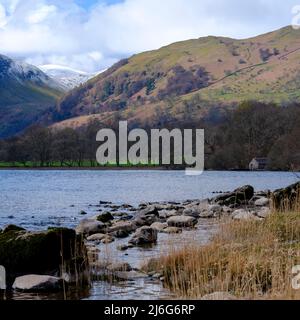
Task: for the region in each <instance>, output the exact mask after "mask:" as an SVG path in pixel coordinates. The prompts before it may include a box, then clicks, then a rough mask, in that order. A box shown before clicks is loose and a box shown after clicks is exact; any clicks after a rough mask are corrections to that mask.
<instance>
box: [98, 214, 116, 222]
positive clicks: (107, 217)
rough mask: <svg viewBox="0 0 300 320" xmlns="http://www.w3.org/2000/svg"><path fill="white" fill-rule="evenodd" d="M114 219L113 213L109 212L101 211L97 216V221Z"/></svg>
mask: <svg viewBox="0 0 300 320" xmlns="http://www.w3.org/2000/svg"><path fill="white" fill-rule="evenodd" d="M112 220H114V217H113V215H112V214H111V213H110V212H103V213H101V214H100V215H99V216H98V217H97V221H100V222H103V223H107V222H109V221H112Z"/></svg>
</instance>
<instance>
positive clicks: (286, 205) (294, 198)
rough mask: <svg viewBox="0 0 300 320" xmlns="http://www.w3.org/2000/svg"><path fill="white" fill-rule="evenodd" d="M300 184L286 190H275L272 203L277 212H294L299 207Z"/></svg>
mask: <svg viewBox="0 0 300 320" xmlns="http://www.w3.org/2000/svg"><path fill="white" fill-rule="evenodd" d="M299 196H300V182H297V183H295V184H292V185H290V186H288V187H286V188H282V189H278V190H275V191H274V192H273V194H272V203H273V206H274V208H275V209H276V210H280V211H284V210H294V209H297V206H299V202H300V199H299Z"/></svg>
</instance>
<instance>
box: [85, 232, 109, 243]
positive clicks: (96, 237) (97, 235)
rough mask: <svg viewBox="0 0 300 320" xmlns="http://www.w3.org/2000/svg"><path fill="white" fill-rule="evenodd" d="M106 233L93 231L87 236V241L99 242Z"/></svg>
mask: <svg viewBox="0 0 300 320" xmlns="http://www.w3.org/2000/svg"><path fill="white" fill-rule="evenodd" d="M106 236H107V235H106V234H104V233H95V234H93V235H91V236H89V237H87V241H91V242H96V243H100V242H101V241H102V240H103V239H104V238H105V237H106Z"/></svg>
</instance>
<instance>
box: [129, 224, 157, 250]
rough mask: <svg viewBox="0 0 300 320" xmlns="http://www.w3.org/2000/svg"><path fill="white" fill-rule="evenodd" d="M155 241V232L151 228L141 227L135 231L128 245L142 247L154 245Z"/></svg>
mask: <svg viewBox="0 0 300 320" xmlns="http://www.w3.org/2000/svg"><path fill="white" fill-rule="evenodd" d="M156 241H157V230H155V229H153V228H151V227H142V228H139V229H137V230H136V232H135V234H134V235H133V236H132V239H131V240H130V241H129V243H130V244H132V245H135V246H142V245H145V244H153V243H156Z"/></svg>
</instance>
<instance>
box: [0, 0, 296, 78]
mask: <svg viewBox="0 0 300 320" xmlns="http://www.w3.org/2000/svg"><path fill="white" fill-rule="evenodd" d="M295 5H299V8H298V9H297V8H296V9H294V10H295V11H293V12H292V8H293V7H294V6H295ZM298 12H299V13H300V0H285V1H282V0H243V1H240V0H63V1H62V0H0V53H1V54H5V55H8V56H10V57H13V58H18V59H24V60H25V61H27V62H28V63H31V64H34V65H44V64H59V65H65V66H68V67H71V68H74V69H78V70H83V71H86V72H96V71H99V70H103V69H105V68H107V67H109V66H110V65H112V64H113V63H115V62H117V61H118V60H120V59H121V58H125V57H129V56H131V55H132V54H135V53H139V52H142V51H146V50H153V49H158V48H160V47H161V46H164V45H167V44H170V43H173V42H176V41H181V40H187V39H191V38H199V37H202V36H207V35H216V36H228V37H233V38H239V39H240V38H247V37H251V36H255V35H258V34H262V33H265V32H269V31H272V30H276V29H279V28H281V27H284V26H287V25H290V24H292V21H293V17H294V18H295V17H297V13H298ZM298 20H299V21H300V15H299V19H298ZM299 34H300V30H299Z"/></svg>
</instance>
